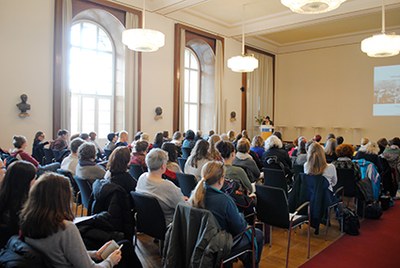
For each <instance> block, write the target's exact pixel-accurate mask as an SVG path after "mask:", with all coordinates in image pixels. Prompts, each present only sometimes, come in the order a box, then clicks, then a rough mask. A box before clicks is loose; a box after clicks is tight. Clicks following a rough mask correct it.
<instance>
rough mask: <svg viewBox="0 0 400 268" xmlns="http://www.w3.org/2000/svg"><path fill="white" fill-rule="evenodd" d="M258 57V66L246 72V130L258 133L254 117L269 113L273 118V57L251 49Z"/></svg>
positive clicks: (251, 133) (253, 133)
mask: <svg viewBox="0 0 400 268" xmlns="http://www.w3.org/2000/svg"><path fill="white" fill-rule="evenodd" d="M250 53H252V54H254V57H256V58H257V59H258V68H257V69H256V70H254V71H253V72H251V73H248V74H247V95H246V104H247V111H246V113H247V118H246V122H247V126H246V128H247V130H248V131H249V134H250V135H251V136H254V135H258V134H259V133H258V125H257V123H256V121H255V117H258V116H263V117H265V116H267V115H269V116H270V117H271V119H273V111H274V107H273V103H274V100H273V59H272V57H271V56H268V55H265V54H261V53H257V52H254V51H251V52H250Z"/></svg>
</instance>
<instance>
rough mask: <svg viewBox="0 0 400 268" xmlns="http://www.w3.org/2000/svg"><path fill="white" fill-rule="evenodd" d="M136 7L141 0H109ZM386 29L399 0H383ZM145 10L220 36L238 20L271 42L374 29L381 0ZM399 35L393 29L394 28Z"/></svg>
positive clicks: (239, 1)
mask: <svg viewBox="0 0 400 268" xmlns="http://www.w3.org/2000/svg"><path fill="white" fill-rule="evenodd" d="M112 1H114V2H118V3H122V4H124V5H128V6H131V7H134V8H138V9H142V8H143V0H112ZM385 5H386V26H387V32H390V30H398V29H400V0H385ZM146 10H147V11H149V12H155V13H157V14H160V15H163V16H166V17H168V18H171V19H174V20H176V21H178V22H180V23H184V24H188V25H191V26H193V27H196V28H200V29H203V30H206V31H209V32H212V33H215V34H218V35H222V36H225V37H234V38H238V37H239V36H240V34H241V32H242V23H243V22H244V25H245V26H244V27H245V32H246V36H251V38H250V39H251V40H253V41H256V42H264V43H269V44H273V45H275V46H277V47H279V46H285V45H293V44H297V43H302V42H312V41H320V40H323V39H326V38H332V37H343V36H349V35H356V34H358V35H359V34H364V35H365V34H368V35H369V34H371V33H377V32H379V31H380V27H381V0H347V1H346V2H345V3H343V4H342V5H341V6H340V7H339V8H338V9H336V10H334V11H331V12H328V13H325V14H318V15H300V14H295V13H293V12H291V11H290V10H289V9H288V8H287V7H285V6H283V5H282V4H281V3H280V0H146ZM398 34H399V33H398Z"/></svg>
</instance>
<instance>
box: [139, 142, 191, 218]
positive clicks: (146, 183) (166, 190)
mask: <svg viewBox="0 0 400 268" xmlns="http://www.w3.org/2000/svg"><path fill="white" fill-rule="evenodd" d="M167 162H168V154H167V152H165V151H164V150H161V149H158V148H154V149H153V150H151V151H150V152H149V153H148V154H147V155H146V165H147V168H148V170H149V172H145V173H143V174H142V175H141V176H140V177H139V180H138V183H137V186H136V192H138V193H143V194H148V195H151V196H153V197H155V198H157V200H158V202H159V203H160V206H161V209H162V211H163V212H164V217H165V224H166V225H168V224H170V223H171V222H172V219H173V217H174V213H175V208H176V206H177V205H178V203H179V202H181V201H184V200H185V198H184V196H183V194H182V192H181V189H179V188H178V187H176V186H175V184H174V183H173V182H171V181H169V180H164V179H163V178H162V175H163V174H164V173H165V171H166V170H167Z"/></svg>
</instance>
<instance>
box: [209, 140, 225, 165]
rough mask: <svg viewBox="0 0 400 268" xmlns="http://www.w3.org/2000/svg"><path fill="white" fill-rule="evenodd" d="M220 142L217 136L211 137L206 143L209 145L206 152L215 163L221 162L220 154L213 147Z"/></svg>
mask: <svg viewBox="0 0 400 268" xmlns="http://www.w3.org/2000/svg"><path fill="white" fill-rule="evenodd" d="M220 140H221V138H220V137H219V136H218V135H217V134H214V135H211V136H210V138H209V139H208V143H209V144H210V148H209V149H208V152H209V153H210V158H211V159H213V160H217V161H222V157H221V154H220V153H219V152H218V150H217V148H216V147H215V144H216V143H217V142H219V141H220Z"/></svg>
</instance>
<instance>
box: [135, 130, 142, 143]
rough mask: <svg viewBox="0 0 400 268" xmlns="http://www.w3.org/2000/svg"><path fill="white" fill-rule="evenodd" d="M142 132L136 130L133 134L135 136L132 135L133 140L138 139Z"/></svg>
mask: <svg viewBox="0 0 400 268" xmlns="http://www.w3.org/2000/svg"><path fill="white" fill-rule="evenodd" d="M142 134H143V132H142V131H138V132H136V134H135V137H133V139H134V140H135V141H138V140H140V136H141V135H142Z"/></svg>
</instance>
